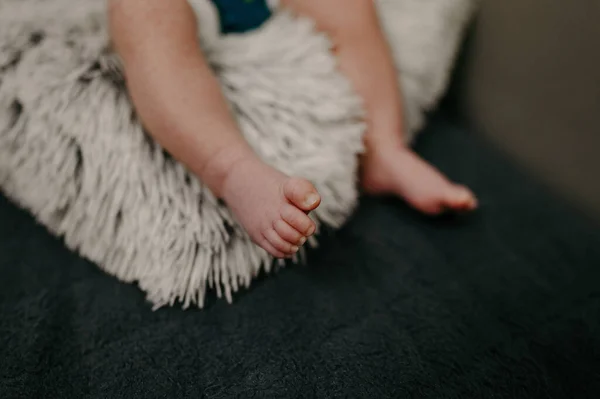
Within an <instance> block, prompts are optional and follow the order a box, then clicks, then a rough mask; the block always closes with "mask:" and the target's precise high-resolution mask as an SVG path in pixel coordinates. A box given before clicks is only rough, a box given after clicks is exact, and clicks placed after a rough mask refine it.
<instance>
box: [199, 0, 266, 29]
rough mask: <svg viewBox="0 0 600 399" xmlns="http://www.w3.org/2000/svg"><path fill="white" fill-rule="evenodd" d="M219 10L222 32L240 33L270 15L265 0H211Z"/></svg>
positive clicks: (262, 21) (259, 23) (253, 27)
mask: <svg viewBox="0 0 600 399" xmlns="http://www.w3.org/2000/svg"><path fill="white" fill-rule="evenodd" d="M211 1H212V2H213V3H214V5H215V6H216V7H217V10H218V11H219V18H220V20H221V31H222V32H223V33H242V32H247V31H249V30H252V29H256V28H258V27H259V26H261V25H262V24H263V23H264V22H265V21H266V20H267V19H269V17H270V16H271V10H270V9H269V7H268V5H267V1H266V0H211Z"/></svg>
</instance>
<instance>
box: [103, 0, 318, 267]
mask: <svg viewBox="0 0 600 399" xmlns="http://www.w3.org/2000/svg"><path fill="white" fill-rule="evenodd" d="M109 18H110V26H111V36H112V40H113V44H114V46H115V49H116V50H117V52H118V53H119V55H120V56H121V58H122V60H123V64H124V69H125V76H126V81H127V86H128V89H129V93H130V95H131V98H132V100H133V103H134V106H135V108H136V110H137V112H138V114H139V115H140V118H141V120H142V122H143V123H144V125H145V127H146V128H147V130H148V132H149V133H150V134H151V135H152V136H153V137H154V138H155V139H156V140H157V141H158V142H159V143H160V144H161V145H162V146H163V147H164V148H165V149H166V150H167V151H169V152H170V153H171V154H172V155H173V156H174V157H175V158H177V159H178V160H179V161H181V162H182V163H184V164H185V165H186V166H187V167H188V168H189V169H190V170H191V171H192V172H193V173H195V174H196V175H197V176H198V177H199V178H200V179H202V181H203V182H204V183H205V184H206V185H207V186H208V187H209V188H210V189H211V190H212V191H213V192H214V193H215V194H216V195H217V196H219V197H221V198H223V199H224V200H225V202H226V203H227V204H228V206H229V207H230V208H231V209H232V211H233V212H234V214H235V215H236V217H237V219H238V220H239V222H240V223H241V224H242V225H243V226H244V228H245V229H246V230H247V232H248V233H249V235H250V237H251V238H252V239H253V240H254V241H255V242H256V243H257V244H258V245H260V246H261V247H263V248H264V249H265V250H267V251H268V252H269V253H271V254H272V255H274V256H276V257H288V256H290V255H292V254H293V253H294V252H296V251H298V247H299V246H300V245H302V244H304V242H305V241H306V238H307V237H308V236H310V235H311V234H313V233H314V231H315V225H314V223H313V222H312V220H311V219H310V218H309V217H308V216H307V212H309V211H311V210H313V209H315V208H316V207H317V206H318V205H319V202H320V197H319V195H318V193H317V191H316V190H315V188H314V187H313V186H312V184H310V183H309V182H308V181H306V180H304V179H300V178H293V177H288V176H286V175H284V174H283V173H280V172H279V171H277V170H275V169H274V168H272V167H270V166H268V165H266V164H265V163H264V162H262V161H261V160H260V159H259V158H258V157H257V156H256V154H254V152H253V151H252V150H251V149H250V147H249V146H248V145H247V143H246V142H245V140H244V139H243V138H242V136H241V134H240V132H239V129H238V127H237V125H236V123H235V122H234V119H233V118H232V116H231V115H230V113H229V108H228V106H227V103H226V101H225V99H224V97H223V95H222V93H221V90H220V87H219V84H218V81H217V80H216V78H215V77H214V76H213V74H212V72H211V70H210V68H209V66H208V64H207V63H206V61H205V59H204V57H203V56H202V54H201V52H200V48H199V44H198V41H197V26H196V24H197V22H196V18H195V15H194V13H193V11H192V9H191V8H190V6H189V5H188V3H187V1H186V0H169V1H165V0H110V3H109Z"/></svg>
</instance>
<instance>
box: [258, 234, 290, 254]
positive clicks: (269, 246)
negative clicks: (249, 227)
mask: <svg viewBox="0 0 600 399" xmlns="http://www.w3.org/2000/svg"><path fill="white" fill-rule="evenodd" d="M257 244H258V246H259V247H261V248H262V249H264V250H265V251H267V252H268V253H269V254H270V255H271V256H273V257H275V258H278V259H284V258H289V255H288V254H285V253H283V252H281V251H279V250H278V249H277V248H275V247H274V246H273V245H272V244H271V243H270V242H269V241H268V240H267V239H266V238H263V239H262V240H261V241H260V242H258V243H257Z"/></svg>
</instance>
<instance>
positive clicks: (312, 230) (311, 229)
mask: <svg viewBox="0 0 600 399" xmlns="http://www.w3.org/2000/svg"><path fill="white" fill-rule="evenodd" d="M314 233H315V226H310V227H309V228H308V235H309V236H312V235H313V234H314Z"/></svg>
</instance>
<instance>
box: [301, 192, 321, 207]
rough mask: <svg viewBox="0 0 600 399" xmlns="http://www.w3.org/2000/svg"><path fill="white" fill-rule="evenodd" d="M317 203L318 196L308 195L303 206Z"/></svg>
mask: <svg viewBox="0 0 600 399" xmlns="http://www.w3.org/2000/svg"><path fill="white" fill-rule="evenodd" d="M317 202H319V196H318V195H317V194H315V193H311V194H308V195H307V196H306V198H305V199H304V205H306V206H313V205H315V204H316V203H317Z"/></svg>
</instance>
